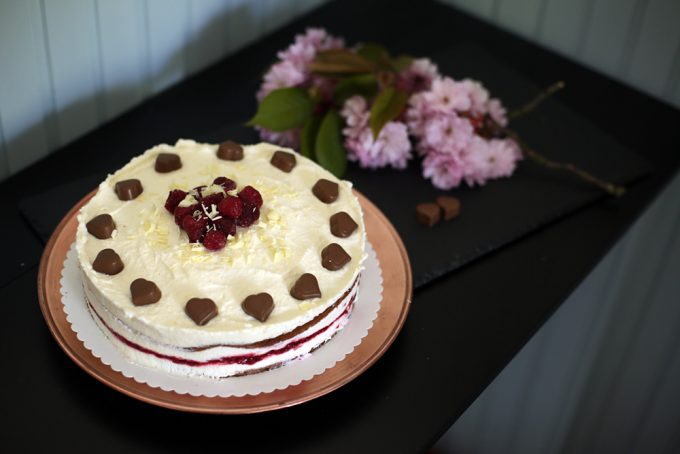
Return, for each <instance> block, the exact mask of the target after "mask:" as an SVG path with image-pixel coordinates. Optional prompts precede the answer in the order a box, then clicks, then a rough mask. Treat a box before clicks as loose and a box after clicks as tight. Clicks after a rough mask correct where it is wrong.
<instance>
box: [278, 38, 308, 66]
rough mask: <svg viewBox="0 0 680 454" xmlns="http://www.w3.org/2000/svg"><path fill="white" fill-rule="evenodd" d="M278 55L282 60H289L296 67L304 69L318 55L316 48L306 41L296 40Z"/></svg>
mask: <svg viewBox="0 0 680 454" xmlns="http://www.w3.org/2000/svg"><path fill="white" fill-rule="evenodd" d="M277 56H278V57H279V59H280V60H281V61H287V62H290V63H291V64H293V65H295V67H296V68H298V69H300V70H301V71H304V70H305V69H306V68H307V65H309V64H310V63H311V62H312V61H314V57H315V56H316V48H315V47H314V46H312V45H311V44H308V43H305V42H295V43H293V44H291V45H290V46H289V47H288V48H287V49H285V50H282V51H280V52H279V53H278V54H277Z"/></svg>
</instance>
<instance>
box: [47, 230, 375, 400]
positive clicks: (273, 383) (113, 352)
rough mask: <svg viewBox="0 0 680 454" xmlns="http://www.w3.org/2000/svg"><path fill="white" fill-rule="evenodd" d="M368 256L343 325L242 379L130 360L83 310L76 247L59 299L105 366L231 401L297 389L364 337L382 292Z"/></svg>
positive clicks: (74, 326) (172, 387)
mask: <svg viewBox="0 0 680 454" xmlns="http://www.w3.org/2000/svg"><path fill="white" fill-rule="evenodd" d="M366 253H367V255H368V257H367V258H366V261H365V262H364V266H365V269H364V270H363V271H362V273H361V285H360V286H359V294H358V296H357V300H356V301H355V305H354V309H353V310H352V314H351V316H350V319H349V322H348V323H347V325H346V326H345V327H344V328H343V329H342V330H341V331H340V332H339V333H338V334H336V335H335V337H333V338H332V339H331V340H330V341H329V342H327V343H326V344H325V345H324V346H322V347H321V348H319V349H317V350H316V351H314V352H313V353H312V354H311V355H309V357H307V358H305V359H303V360H297V361H293V362H291V363H289V364H287V365H285V366H283V367H280V368H278V369H274V370H270V371H266V372H262V373H259V374H253V375H248V376H244V377H232V378H224V379H210V378H197V377H183V376H175V375H171V374H169V373H166V372H163V371H160V370H156V369H151V368H148V367H145V366H140V365H137V364H134V363H132V362H130V360H129V359H127V357H126V356H125V355H124V354H123V353H122V352H121V351H120V350H118V348H117V347H116V346H115V345H113V344H112V343H111V342H110V341H109V340H108V338H107V337H106V335H105V334H104V333H103V332H102V331H101V330H100V329H99V327H98V326H97V325H96V324H95V322H94V320H93V319H92V317H91V315H90V312H89V310H88V309H87V306H86V303H85V293H84V291H83V284H82V281H81V275H80V270H79V269H78V260H77V255H76V250H75V244H73V245H71V248H70V249H69V251H68V254H67V255H66V260H65V261H64V268H63V269H62V272H61V281H60V283H61V295H62V298H61V301H62V303H63V305H64V312H66V319H67V320H68V322H69V323H70V324H71V329H72V330H73V331H74V332H75V333H76V336H77V337H78V339H79V340H80V341H81V342H83V344H84V345H85V347H86V348H87V349H88V350H90V351H91V352H92V354H93V355H94V356H96V357H97V358H99V359H100V360H101V361H102V362H103V363H104V364H106V365H108V366H110V367H111V368H112V369H113V370H115V371H118V372H120V373H122V374H123V375H125V376H126V377H130V378H132V379H134V380H135V381H137V382H139V383H146V384H147V385H149V386H151V387H154V388H161V389H162V390H164V391H175V392H177V393H179V394H191V395H192V396H207V397H214V396H221V397H230V396H244V395H247V394H250V395H255V394H260V393H268V392H272V391H274V390H276V389H284V388H287V387H288V386H293V385H297V384H299V383H301V382H302V381H305V380H310V379H311V378H313V377H314V376H316V375H319V374H321V373H323V372H324V371H325V370H326V369H329V368H331V367H333V366H334V365H335V363H337V362H338V361H342V359H343V358H345V356H347V355H348V354H350V353H351V352H352V351H353V350H354V348H355V347H356V346H357V345H359V344H360V343H361V340H362V339H363V338H364V337H366V335H367V334H368V330H369V329H370V328H371V327H372V326H373V321H374V320H375V318H376V317H377V315H378V310H379V309H380V302H381V300H382V288H383V287H382V271H381V269H380V262H379V261H378V257H377V256H376V254H375V251H374V250H373V247H372V246H371V245H370V243H368V242H366Z"/></svg>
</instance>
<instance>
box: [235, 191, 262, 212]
mask: <svg viewBox="0 0 680 454" xmlns="http://www.w3.org/2000/svg"><path fill="white" fill-rule="evenodd" d="M238 197H239V198H240V199H241V200H243V201H244V202H247V203H250V204H251V205H255V206H256V207H258V208H262V196H261V195H260V193H259V192H258V190H257V189H255V188H254V187H252V186H246V187H245V188H243V189H241V192H239V193H238Z"/></svg>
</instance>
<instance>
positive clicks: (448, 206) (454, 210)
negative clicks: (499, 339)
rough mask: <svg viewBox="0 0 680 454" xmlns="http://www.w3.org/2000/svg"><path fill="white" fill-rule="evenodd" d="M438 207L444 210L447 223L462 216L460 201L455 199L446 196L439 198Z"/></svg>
mask: <svg viewBox="0 0 680 454" xmlns="http://www.w3.org/2000/svg"><path fill="white" fill-rule="evenodd" d="M437 205H439V208H441V209H442V213H444V220H446V221H448V220H449V219H453V218H455V217H456V216H458V214H460V200H458V199H457V198H455V197H449V196H446V195H442V196H439V197H437Z"/></svg>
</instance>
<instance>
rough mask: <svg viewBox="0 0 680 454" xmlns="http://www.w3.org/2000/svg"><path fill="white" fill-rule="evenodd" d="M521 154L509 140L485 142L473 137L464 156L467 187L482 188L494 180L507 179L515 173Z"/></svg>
mask: <svg viewBox="0 0 680 454" xmlns="http://www.w3.org/2000/svg"><path fill="white" fill-rule="evenodd" d="M521 158H522V156H521V153H520V152H519V148H518V147H517V144H515V142H514V141H512V140H510V139H491V140H485V139H482V138H481V137H479V136H475V137H474V139H473V140H472V142H471V144H470V147H469V149H468V150H467V152H466V153H465V155H464V158H463V160H464V161H465V167H466V174H465V181H466V183H467V184H468V185H470V186H474V185H475V184H478V185H480V186H483V185H484V184H486V181H487V180H489V179H494V178H501V177H509V176H510V175H512V173H513V172H514V171H515V167H516V166H517V161H518V160H519V159H521Z"/></svg>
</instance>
